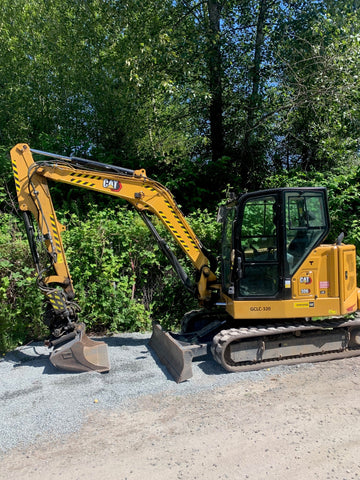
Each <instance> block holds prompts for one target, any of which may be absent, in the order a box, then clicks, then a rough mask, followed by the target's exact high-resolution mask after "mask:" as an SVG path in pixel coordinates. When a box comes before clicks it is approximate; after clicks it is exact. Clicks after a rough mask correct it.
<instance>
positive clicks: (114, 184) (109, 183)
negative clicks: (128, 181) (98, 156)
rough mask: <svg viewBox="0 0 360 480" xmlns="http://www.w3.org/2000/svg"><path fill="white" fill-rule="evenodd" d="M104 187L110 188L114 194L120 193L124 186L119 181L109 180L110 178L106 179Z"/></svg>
mask: <svg viewBox="0 0 360 480" xmlns="http://www.w3.org/2000/svg"><path fill="white" fill-rule="evenodd" d="M103 187H104V188H110V190H111V191H112V192H120V190H121V188H122V185H121V183H120V182H118V181H117V180H109V179H108V178H104V181H103Z"/></svg>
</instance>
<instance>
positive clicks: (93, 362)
mask: <svg viewBox="0 0 360 480" xmlns="http://www.w3.org/2000/svg"><path fill="white" fill-rule="evenodd" d="M33 154H34V155H36V156H37V161H34V159H33ZM11 161H12V168H13V173H14V179H15V186H16V191H17V196H18V201H19V206H20V210H21V211H22V213H23V218H24V222H25V227H26V232H27V236H28V240H29V245H30V249H31V253H32V257H33V260H34V263H35V267H36V270H37V284H38V286H39V288H40V289H41V291H42V292H43V293H44V295H45V297H46V299H47V308H46V311H45V314H44V322H45V323H46V324H47V325H48V327H49V329H50V333H51V336H50V338H49V340H48V341H47V344H48V346H49V347H51V348H52V353H51V355H50V361H51V362H52V364H53V365H54V366H56V367H58V368H60V369H64V370H69V371H79V372H81V371H89V370H94V371H98V372H107V371H108V370H109V369H110V361H109V355H108V349H107V345H106V343H105V342H101V341H95V340H92V339H90V338H89V337H88V336H87V335H86V333H85V327H84V325H83V324H82V323H80V322H79V320H78V312H79V306H78V304H77V303H76V302H75V291H74V288H73V283H72V279H71V275H70V271H69V267H68V264H67V261H66V255H65V251H64V247H63V242H62V239H61V234H62V232H63V231H64V230H65V227H64V226H63V225H61V224H60V223H59V221H58V220H57V217H56V212H55V210H54V207H53V203H52V200H51V195H50V191H49V187H48V180H51V181H52V182H61V183H65V184H68V185H73V186H77V187H80V188H85V189H89V190H93V191H96V192H101V193H104V194H107V195H112V196H115V197H118V198H121V199H125V200H127V201H128V202H129V203H130V204H131V205H132V206H133V207H134V208H135V209H136V210H137V211H138V213H139V214H140V215H141V218H142V219H143V221H144V222H145V224H146V225H147V226H148V228H149V229H150V231H151V232H152V234H153V235H154V237H155V239H156V241H157V242H158V244H159V246H160V248H161V250H162V251H163V252H164V254H165V255H166V257H167V258H168V260H169V262H170V263H171V265H172V266H173V267H174V269H175V271H176V273H177V274H178V276H179V277H180V279H181V280H182V282H183V284H184V287H185V288H186V289H187V290H189V291H190V292H191V293H192V294H194V295H195V296H196V297H197V299H198V302H199V306H200V308H199V310H195V311H191V312H189V313H187V314H185V315H184V318H183V320H182V327H181V332H179V333H172V332H166V331H164V330H163V329H162V328H161V326H160V325H159V324H157V323H154V325H153V332H152V336H151V339H150V342H149V344H150V347H151V348H153V350H154V351H155V353H156V354H157V356H158V357H159V359H160V361H161V362H162V363H163V364H164V365H165V366H166V367H167V369H168V371H169V372H170V374H171V375H172V376H173V378H174V379H175V381H177V382H181V381H184V380H187V379H189V378H190V377H191V376H192V360H193V358H195V357H199V356H203V355H205V354H207V353H208V352H209V351H211V352H212V354H213V357H214V358H215V360H216V361H217V362H218V363H220V364H221V365H222V366H223V367H224V368H225V369H226V370H228V371H247V370H257V369H260V368H264V367H271V366H274V365H279V364H293V363H302V362H315V361H324V360H330V359H335V358H344V357H351V356H357V355H360V317H359V316H358V315H357V310H358V308H359V304H360V289H359V288H358V287H357V283H356V252H355V247H354V246H353V245H344V244H343V243H342V240H343V234H340V235H339V237H338V239H337V241H336V243H335V244H323V241H324V240H325V238H326V236H327V235H328V233H329V229H330V220H329V212H328V203H327V193H326V189H325V188H321V187H319V188H278V189H269V190H264V191H258V192H252V193H245V194H243V195H241V196H240V197H239V198H237V199H233V200H231V201H229V202H228V203H227V204H226V205H224V206H223V207H221V208H220V210H219V214H218V217H219V221H220V222H221V223H222V244H221V252H220V256H219V257H220V266H219V270H220V274H219V275H217V274H216V272H217V269H218V267H217V261H216V259H215V257H213V255H212V254H211V253H210V252H209V251H208V250H207V249H206V248H205V247H204V246H203V245H202V243H201V242H200V241H199V239H198V238H197V236H196V235H195V233H194V232H193V230H192V228H191V227H190V225H189V224H188V222H187V221H186V219H185V217H184V215H183V214H182V212H181V211H180V209H179V207H178V205H177V204H176V202H175V200H174V198H173V196H172V194H171V193H170V192H169V190H168V189H167V188H166V187H164V186H163V185H161V184H160V183H158V182H157V181H154V180H151V179H150V178H149V177H148V176H147V175H146V172H145V170H144V169H139V170H130V169H125V168H121V167H118V166H114V165H108V164H104V163H100V162H95V161H92V160H87V159H83V158H78V157H67V156H63V155H58V154H53V153H49V152H44V151H41V150H35V149H31V148H30V147H29V145H26V144H22V143H21V144H18V145H16V146H15V147H14V148H13V149H12V150H11ZM152 215H156V216H157V217H158V218H159V219H160V220H161V222H162V223H163V224H164V225H165V227H166V228H167V229H168V231H169V232H170V234H171V235H172V237H173V238H174V239H175V241H176V242H177V243H178V244H179V245H180V247H181V248H182V250H183V252H184V253H185V255H186V256H187V257H188V258H189V259H190V261H191V262H192V265H193V267H194V269H195V273H196V275H195V282H193V281H192V280H191V279H190V278H189V277H188V275H187V274H186V273H185V271H184V270H183V268H182V267H181V265H180V263H179V261H178V259H177V258H176V256H175V254H174V253H173V252H172V250H171V249H170V248H169V246H168V244H167V243H166V241H165V240H164V239H163V238H161V236H160V235H159V233H158V231H157V230H156V228H155V226H154V224H153V223H152V221H151V216H152ZM34 220H35V222H34ZM39 243H40V244H44V245H45V249H46V252H47V254H46V257H47V260H46V262H45V263H46V264H45V265H43V259H42V256H41V255H40V254H39V251H38V245H39Z"/></svg>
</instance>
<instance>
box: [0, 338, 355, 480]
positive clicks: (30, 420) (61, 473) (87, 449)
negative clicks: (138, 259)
mask: <svg viewBox="0 0 360 480" xmlns="http://www.w3.org/2000/svg"><path fill="white" fill-rule="evenodd" d="M148 339H149V335H141V334H131V335H119V336H115V337H111V338H107V339H105V341H106V342H107V343H108V345H109V347H110V358H111V363H112V369H111V371H110V372H109V373H108V374H98V373H94V372H91V373H82V374H72V373H62V372H60V371H57V370H56V369H54V368H53V367H52V366H51V364H50V363H49V359H48V356H49V352H48V351H47V350H46V349H45V348H44V347H42V346H41V345H31V346H27V347H23V348H21V349H17V350H16V351H14V352H12V353H10V354H9V355H7V356H6V357H5V358H4V359H2V360H1V361H0V379H1V380H0V460H1V468H0V480H8V479H9V478H12V479H14V480H24V479H25V480H28V479H29V480H44V478H61V480H85V479H86V480H98V479H99V478H104V479H106V480H143V479H144V478H151V479H156V480H169V479H171V480H172V479H174V480H176V479H178V480H225V479H227V480H229V479H236V480H237V479H248V480H264V479H267V480H289V479H291V480H304V479H311V480H313V479H314V480H360V460H359V450H360V433H359V432H360V417H359V414H360V408H359V402H358V398H359V393H360V374H359V373H358V372H359V365H360V363H359V357H354V358H347V359H344V360H338V361H333V362H323V363H315V364H311V363H308V364H304V365H296V366H295V365H294V366H288V367H285V366H282V367H277V368H271V369H266V370H260V371H258V372H248V373H238V374H232V373H226V372H224V371H223V370H222V369H221V367H220V366H219V365H217V364H216V363H215V362H214V360H212V358H211V357H206V358H205V357H203V358H201V359H196V360H195V361H194V362H193V373H194V376H193V378H191V379H190V380H189V381H187V382H184V383H181V384H176V383H175V382H174V381H173V380H172V378H171V377H169V375H168V374H167V373H166V371H165V369H164V368H163V367H161V366H160V365H159V363H158V362H157V360H156V357H154V356H153V354H152V352H151V350H149V349H148V347H147V344H148Z"/></svg>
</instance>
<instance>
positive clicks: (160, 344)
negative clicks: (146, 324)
mask: <svg viewBox="0 0 360 480" xmlns="http://www.w3.org/2000/svg"><path fill="white" fill-rule="evenodd" d="M149 345H150V347H151V348H152V349H153V350H154V351H155V353H156V355H157V356H158V358H159V360H160V362H161V363H162V364H163V365H164V366H165V367H166V369H167V370H168V372H169V373H170V375H171V376H172V377H173V378H174V380H175V382H176V383H180V382H184V381H185V380H188V379H189V378H191V377H192V375H193V373H192V360H193V358H194V357H199V356H201V355H206V353H207V344H199V345H198V344H194V345H193V344H190V343H189V342H186V341H184V340H183V337H182V336H181V335H176V334H174V333H170V332H164V331H163V329H162V328H161V326H160V325H159V324H157V323H154V324H153V333H152V336H151V338H150V341H149Z"/></svg>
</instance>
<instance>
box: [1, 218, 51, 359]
mask: <svg viewBox="0 0 360 480" xmlns="http://www.w3.org/2000/svg"><path fill="white" fill-rule="evenodd" d="M41 312H42V295H41V294H40V292H39V291H38V289H37V288H36V285H35V271H34V268H33V266H32V259H31V257H30V252H29V248H28V244H27V240H26V239H25V238H24V233H23V232H22V231H21V230H20V229H19V225H18V222H17V221H16V217H15V216H13V215H10V214H2V215H0V352H5V351H6V350H9V349H11V348H13V347H14V346H16V345H18V344H20V343H24V342H26V341H27V340H30V339H31V338H39V337H42V336H43V335H44V333H45V331H46V329H45V327H44V326H43V324H42V321H41Z"/></svg>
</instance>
